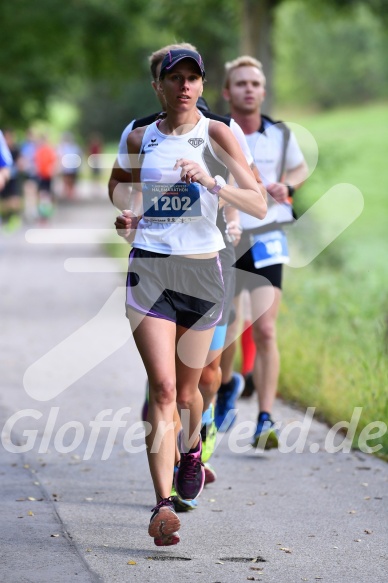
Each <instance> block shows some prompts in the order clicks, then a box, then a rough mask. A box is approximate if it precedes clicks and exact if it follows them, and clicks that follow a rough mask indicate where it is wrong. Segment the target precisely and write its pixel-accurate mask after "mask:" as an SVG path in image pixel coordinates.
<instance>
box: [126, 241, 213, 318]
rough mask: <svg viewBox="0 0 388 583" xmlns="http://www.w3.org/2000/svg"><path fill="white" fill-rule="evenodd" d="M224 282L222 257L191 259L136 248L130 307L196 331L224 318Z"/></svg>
mask: <svg viewBox="0 0 388 583" xmlns="http://www.w3.org/2000/svg"><path fill="white" fill-rule="evenodd" d="M223 304H224V283H223V278H222V270H221V264H220V260H219V258H218V257H214V258H211V259H189V258H187V257H182V256H180V255H164V254H161V253H154V252H153V251H146V250H144V249H137V248H134V249H132V251H131V253H130V255H129V265H128V275H127V294H126V306H127V308H131V309H133V310H136V311H137V312H140V313H141V314H144V315H145V316H151V317H154V318H163V319H165V320H169V321H171V322H175V323H176V324H177V325H179V326H183V327H185V328H191V329H193V330H207V329H208V328H212V327H214V326H216V325H217V324H218V323H219V322H220V321H221V317H222V310H223Z"/></svg>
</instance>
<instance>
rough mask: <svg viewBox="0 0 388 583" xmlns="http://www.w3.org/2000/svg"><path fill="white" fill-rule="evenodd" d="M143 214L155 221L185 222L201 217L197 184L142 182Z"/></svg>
mask: <svg viewBox="0 0 388 583" xmlns="http://www.w3.org/2000/svg"><path fill="white" fill-rule="evenodd" d="M142 190H143V209H144V213H143V216H144V218H145V219H148V220H149V221H154V222H157V223H187V222H190V221H197V220H198V219H200V218H201V215H202V213H201V201H200V191H199V186H198V184H195V183H190V184H186V183H185V182H177V183H175V184H163V183H160V182H144V183H143V189H142Z"/></svg>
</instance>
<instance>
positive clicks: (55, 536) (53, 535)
mask: <svg viewBox="0 0 388 583" xmlns="http://www.w3.org/2000/svg"><path fill="white" fill-rule="evenodd" d="M50 536H52V537H53V538H58V537H59V534H50Z"/></svg>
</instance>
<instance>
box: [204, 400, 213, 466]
mask: <svg viewBox="0 0 388 583" xmlns="http://www.w3.org/2000/svg"><path fill="white" fill-rule="evenodd" d="M202 423H203V426H202V429H201V437H202V456H201V459H202V461H203V462H204V463H205V462H207V461H208V460H210V458H211V456H212V455H213V452H214V448H215V446H216V440H217V427H216V424H215V423H214V407H213V405H210V407H209V409H207V411H205V412H204V413H203V415H202Z"/></svg>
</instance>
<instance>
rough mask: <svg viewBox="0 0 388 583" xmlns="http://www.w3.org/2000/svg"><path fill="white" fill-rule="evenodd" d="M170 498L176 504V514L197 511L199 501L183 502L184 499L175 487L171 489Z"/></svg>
mask: <svg viewBox="0 0 388 583" xmlns="http://www.w3.org/2000/svg"><path fill="white" fill-rule="evenodd" d="M170 498H171V500H172V503H173V504H174V510H175V512H190V510H195V509H196V508H197V506H198V501H197V500H182V498H181V497H180V496H178V494H177V491H176V490H175V486H174V485H173V486H172V488H171V494H170Z"/></svg>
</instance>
